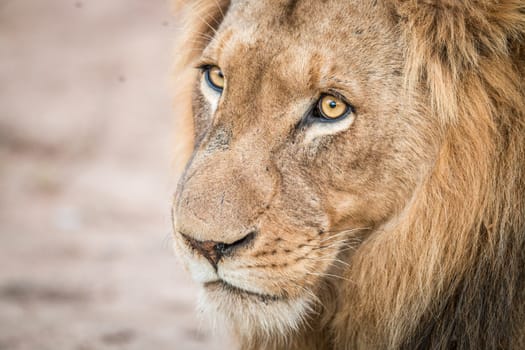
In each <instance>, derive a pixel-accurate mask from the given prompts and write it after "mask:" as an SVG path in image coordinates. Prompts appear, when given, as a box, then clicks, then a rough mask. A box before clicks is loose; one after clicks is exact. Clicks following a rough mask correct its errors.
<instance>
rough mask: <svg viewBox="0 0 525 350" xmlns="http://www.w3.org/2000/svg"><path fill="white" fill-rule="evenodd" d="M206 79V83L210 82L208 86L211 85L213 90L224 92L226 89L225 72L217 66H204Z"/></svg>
mask: <svg viewBox="0 0 525 350" xmlns="http://www.w3.org/2000/svg"><path fill="white" fill-rule="evenodd" d="M204 79H206V83H208V86H209V87H211V88H212V89H213V90H215V91H218V92H222V90H223V89H224V82H225V78H224V74H223V73H222V70H221V69H220V68H219V67H217V66H208V67H205V68H204Z"/></svg>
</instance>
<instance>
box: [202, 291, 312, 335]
mask: <svg viewBox="0 0 525 350" xmlns="http://www.w3.org/2000/svg"><path fill="white" fill-rule="evenodd" d="M198 310H199V315H200V316H201V317H202V318H203V319H204V321H205V322H209V323H210V325H211V328H212V330H213V331H214V332H224V331H226V332H234V333H236V334H239V335H240V336H241V337H248V338H253V337H257V338H260V339H268V340H270V339H276V338H281V340H283V341H286V338H287V335H288V334H289V333H290V332H293V331H297V330H298V329H299V328H300V327H301V325H304V323H305V322H307V320H306V317H307V315H308V314H309V313H310V312H311V311H312V308H311V304H310V302H309V301H308V300H307V299H302V298H301V299H295V300H286V299H278V300H268V301H263V300H259V299H258V297H257V296H252V295H246V296H244V295H235V294H231V293H229V292H227V291H224V290H207V289H204V288H203V289H201V291H200V294H199V302H198Z"/></svg>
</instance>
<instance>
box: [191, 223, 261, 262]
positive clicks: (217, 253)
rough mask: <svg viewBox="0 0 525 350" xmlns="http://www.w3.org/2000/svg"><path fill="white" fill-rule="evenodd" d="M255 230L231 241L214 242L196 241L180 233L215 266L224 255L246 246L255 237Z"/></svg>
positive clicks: (229, 254)
mask: <svg viewBox="0 0 525 350" xmlns="http://www.w3.org/2000/svg"><path fill="white" fill-rule="evenodd" d="M255 235H256V232H255V231H252V232H250V233H249V234H247V235H246V236H244V237H243V238H241V239H239V240H237V241H235V242H232V243H224V242H215V241H198V240H196V239H194V238H191V237H190V236H188V235H186V234H184V233H182V237H184V239H185V240H186V242H188V244H189V245H190V246H191V247H192V248H193V249H195V250H196V251H197V252H198V253H199V254H201V255H202V256H204V257H205V258H206V259H208V261H209V262H210V263H211V264H212V265H213V267H215V268H217V264H218V263H219V261H220V260H221V258H222V257H224V256H231V255H232V254H233V253H234V252H235V251H237V250H238V249H240V248H242V247H245V246H247V245H248V244H250V243H251V242H252V241H253V239H254V238H255Z"/></svg>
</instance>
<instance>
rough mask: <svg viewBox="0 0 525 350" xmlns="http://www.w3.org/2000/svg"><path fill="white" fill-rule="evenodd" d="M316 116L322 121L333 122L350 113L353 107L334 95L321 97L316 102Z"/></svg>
mask: <svg viewBox="0 0 525 350" xmlns="http://www.w3.org/2000/svg"><path fill="white" fill-rule="evenodd" d="M316 109H317V110H316V112H317V113H316V114H317V116H318V117H320V118H321V119H322V120H324V121H335V120H339V119H342V118H344V117H346V116H347V115H348V114H350V113H352V111H353V107H352V106H350V105H349V104H348V103H346V102H345V101H343V99H341V98H339V97H336V96H334V95H328V94H327V95H323V96H321V98H320V99H319V101H318V102H317V107H316Z"/></svg>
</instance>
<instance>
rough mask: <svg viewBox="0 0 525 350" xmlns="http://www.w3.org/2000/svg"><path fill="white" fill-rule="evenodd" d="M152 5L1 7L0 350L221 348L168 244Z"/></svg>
mask: <svg viewBox="0 0 525 350" xmlns="http://www.w3.org/2000/svg"><path fill="white" fill-rule="evenodd" d="M176 30H177V24H176V23H174V20H173V19H172V18H171V16H170V12H169V6H168V5H167V2H166V1H164V0H159V1H144V0H112V1H101V0H99V1H84V2H81V1H66V0H46V1H30V0H16V1H15V0H3V1H1V2H0V191H1V192H0V193H1V194H0V349H10V350H11V349H13V350H17V349H43V350H45V349H50V350H61V349H79V350H80V349H82V350H87V349H158V350H162V349H183V350H185V349H211V350H213V349H229V348H231V345H229V344H227V343H226V342H225V340H224V339H223V338H219V337H214V336H211V335H210V333H209V331H208V330H207V328H206V327H205V325H203V326H199V322H198V321H197V317H196V312H195V311H194V304H195V293H196V286H195V285H194V284H193V283H192V282H191V281H190V280H189V277H188V275H187V274H186V272H184V271H183V270H182V268H181V266H180V265H179V264H178V262H177V260H176V258H175V257H174V256H173V254H172V250H171V244H170V234H171V226H170V214H169V210H170V201H171V194H172V192H173V189H174V184H175V175H174V170H173V164H172V160H171V159H172V157H173V152H174V151H173V149H174V147H173V145H174V144H176V140H174V138H173V135H174V129H173V128H174V118H173V111H172V108H171V105H170V104H171V97H170V94H171V92H170V91H171V89H170V70H171V62H172V58H173V54H174V53H173V49H172V48H173V36H174V32H175V31H176Z"/></svg>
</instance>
